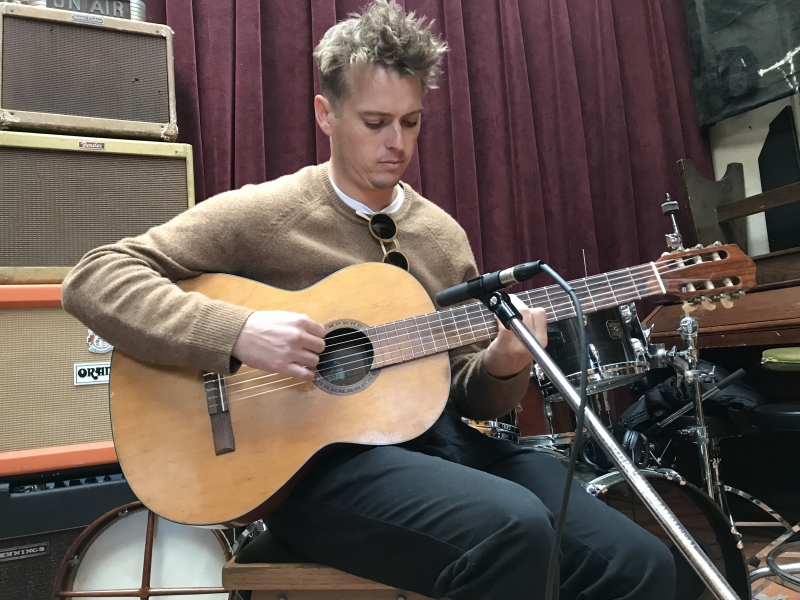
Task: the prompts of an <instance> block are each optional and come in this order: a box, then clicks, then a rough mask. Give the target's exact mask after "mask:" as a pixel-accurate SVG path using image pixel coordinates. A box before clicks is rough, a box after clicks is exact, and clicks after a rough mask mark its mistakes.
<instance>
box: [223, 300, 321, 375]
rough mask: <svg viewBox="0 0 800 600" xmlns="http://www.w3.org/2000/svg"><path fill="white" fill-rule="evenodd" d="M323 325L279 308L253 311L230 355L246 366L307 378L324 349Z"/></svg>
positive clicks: (312, 373) (312, 372)
mask: <svg viewBox="0 0 800 600" xmlns="http://www.w3.org/2000/svg"><path fill="white" fill-rule="evenodd" d="M324 336H325V328H324V327H323V326H322V325H320V324H319V323H317V322H316V321H314V320H312V319H309V318H308V316H306V315H301V314H298V313H293V312H286V311H283V310H269V311H256V312H254V313H253V314H251V315H250V316H249V317H248V319H247V321H246V322H245V324H244V327H242V331H241V333H239V337H238V338H237V339H236V343H235V344H234V345H233V356H234V358H237V359H238V360H240V361H242V362H243V363H244V364H246V365H247V366H249V367H253V368H254V369H261V370H262V371H270V372H275V373H283V374H285V375H289V376H290V377H295V378H297V379H304V380H308V381H310V380H311V379H313V378H314V371H313V369H314V367H316V366H317V363H319V354H320V353H321V352H322V351H323V350H324V349H325V341H324V340H323V339H322V338H323V337H324Z"/></svg>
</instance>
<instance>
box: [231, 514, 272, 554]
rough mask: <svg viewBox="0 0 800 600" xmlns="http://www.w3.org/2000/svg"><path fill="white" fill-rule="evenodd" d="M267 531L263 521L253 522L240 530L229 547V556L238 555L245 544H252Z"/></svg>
mask: <svg viewBox="0 0 800 600" xmlns="http://www.w3.org/2000/svg"><path fill="white" fill-rule="evenodd" d="M266 530H267V526H266V524H265V523H264V521H263V519H259V520H258V521H253V522H252V523H250V524H249V525H247V526H246V527H244V528H243V529H242V532H241V533H240V534H239V535H237V536H236V539H235V540H234V542H233V545H232V546H231V554H233V555H234V556H236V555H237V554H238V553H239V550H241V549H242V548H244V547H245V546H246V545H247V544H249V543H250V542H252V541H253V540H254V539H255V538H257V537H258V536H259V535H261V534H262V533H264V532H265V531H266Z"/></svg>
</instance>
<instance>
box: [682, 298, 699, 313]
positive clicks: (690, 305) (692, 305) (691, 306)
mask: <svg viewBox="0 0 800 600" xmlns="http://www.w3.org/2000/svg"><path fill="white" fill-rule="evenodd" d="M698 308H699V305H698V304H697V303H696V302H695V301H693V300H689V301H687V302H684V303H683V310H684V311H686V312H689V313H690V312H694V311H696V310H697V309H698Z"/></svg>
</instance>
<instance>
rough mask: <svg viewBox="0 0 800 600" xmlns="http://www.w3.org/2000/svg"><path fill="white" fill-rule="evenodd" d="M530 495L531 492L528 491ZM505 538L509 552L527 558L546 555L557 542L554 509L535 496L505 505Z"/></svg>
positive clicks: (504, 541)
mask: <svg viewBox="0 0 800 600" xmlns="http://www.w3.org/2000/svg"><path fill="white" fill-rule="evenodd" d="M526 492H527V490H526ZM498 508H499V509H500V510H501V511H502V512H501V513H495V514H497V516H498V517H499V518H500V521H501V528H502V533H501V538H502V540H503V543H504V544H506V545H508V547H509V549H513V551H514V552H517V553H520V554H524V555H526V556H534V555H540V556H546V555H548V554H549V552H550V549H551V548H552V546H553V543H554V541H555V531H554V529H553V528H554V519H553V514H552V513H551V512H550V510H549V509H548V508H547V507H546V506H545V505H544V504H542V502H541V500H539V499H538V498H537V497H536V496H534V495H533V494H531V493H526V494H524V495H520V497H518V498H516V499H515V501H514V502H513V503H502V506H500V507H498Z"/></svg>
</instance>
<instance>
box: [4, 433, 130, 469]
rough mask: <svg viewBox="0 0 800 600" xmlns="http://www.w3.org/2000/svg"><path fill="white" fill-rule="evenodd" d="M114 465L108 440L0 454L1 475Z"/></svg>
mask: <svg viewBox="0 0 800 600" xmlns="http://www.w3.org/2000/svg"><path fill="white" fill-rule="evenodd" d="M115 462H117V452H116V451H115V450H114V442H112V441H111V440H109V441H106V442H91V443H87V444H70V445H69V446H51V447H49V448H36V449H34V450H17V451H15V452H0V476H8V475H23V474H25V473H42V472H46V471H57V470H60V469H72V468H76V467H90V466H94V465H106V464H113V463H115Z"/></svg>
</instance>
